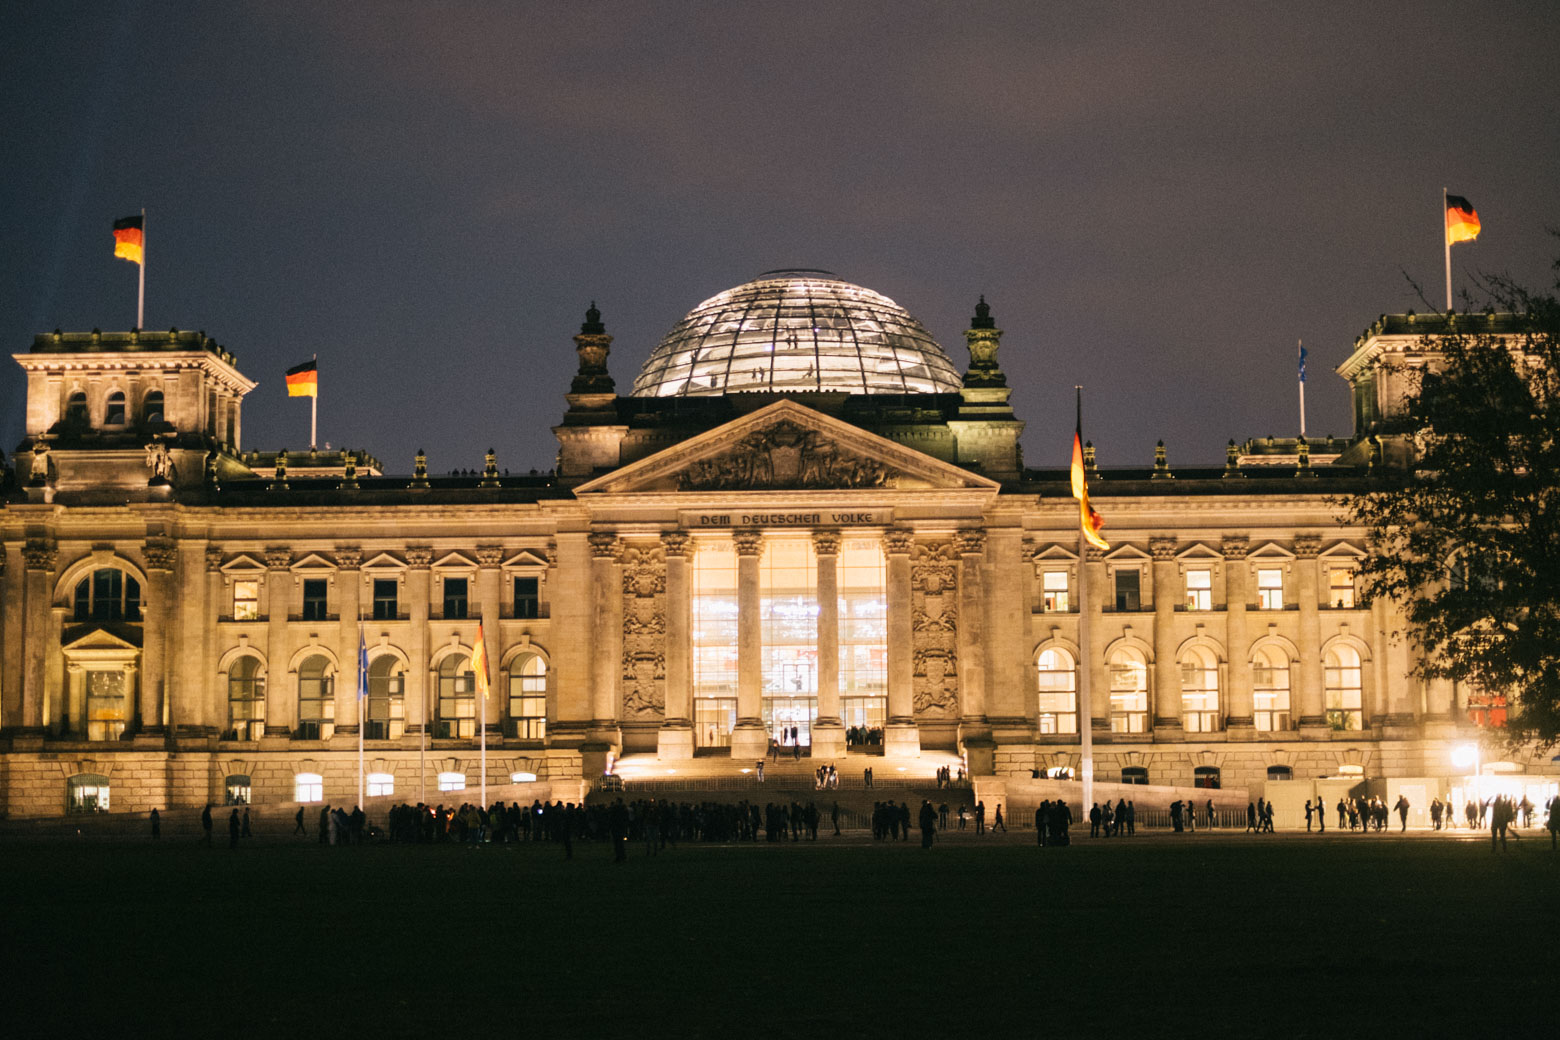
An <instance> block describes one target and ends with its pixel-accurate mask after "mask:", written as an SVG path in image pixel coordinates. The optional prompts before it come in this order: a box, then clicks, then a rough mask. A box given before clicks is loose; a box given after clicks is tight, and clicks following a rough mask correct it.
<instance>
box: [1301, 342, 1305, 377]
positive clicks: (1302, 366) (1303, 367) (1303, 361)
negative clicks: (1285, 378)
mask: <svg viewBox="0 0 1560 1040" xmlns="http://www.w3.org/2000/svg"><path fill="white" fill-rule="evenodd" d="M1300 382H1302V383H1303V382H1305V347H1304V346H1301V348H1300Z"/></svg>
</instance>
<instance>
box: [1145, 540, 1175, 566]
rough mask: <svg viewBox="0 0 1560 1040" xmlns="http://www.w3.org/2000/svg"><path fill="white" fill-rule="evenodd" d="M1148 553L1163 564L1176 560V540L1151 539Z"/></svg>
mask: <svg viewBox="0 0 1560 1040" xmlns="http://www.w3.org/2000/svg"><path fill="white" fill-rule="evenodd" d="M1148 553H1149V555H1150V556H1152V557H1153V558H1154V559H1155V560H1158V561H1161V562H1163V561H1166V560H1173V559H1175V539H1174V538H1150V539H1149V540H1148Z"/></svg>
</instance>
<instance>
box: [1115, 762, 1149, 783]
mask: <svg viewBox="0 0 1560 1040" xmlns="http://www.w3.org/2000/svg"><path fill="white" fill-rule="evenodd" d="M1121 782H1122V783H1124V784H1146V783H1148V768H1147V767H1146V766H1122V767H1121Z"/></svg>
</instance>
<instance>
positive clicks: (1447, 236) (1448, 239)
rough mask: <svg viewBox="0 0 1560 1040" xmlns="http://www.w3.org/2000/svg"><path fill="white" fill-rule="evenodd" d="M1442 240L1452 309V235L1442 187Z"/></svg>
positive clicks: (1448, 307)
mask: <svg viewBox="0 0 1560 1040" xmlns="http://www.w3.org/2000/svg"><path fill="white" fill-rule="evenodd" d="M1441 242H1442V244H1443V245H1444V246H1445V247H1446V309H1447V310H1448V311H1450V310H1451V309H1452V236H1451V233H1450V232H1449V231H1447V229H1446V189H1445V188H1442V189H1441Z"/></svg>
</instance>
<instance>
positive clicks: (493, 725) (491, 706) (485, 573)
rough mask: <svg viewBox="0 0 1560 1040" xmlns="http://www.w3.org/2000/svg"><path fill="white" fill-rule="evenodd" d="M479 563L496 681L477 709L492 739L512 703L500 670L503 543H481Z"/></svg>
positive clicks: (481, 604)
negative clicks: (486, 697) (485, 701)
mask: <svg viewBox="0 0 1560 1040" xmlns="http://www.w3.org/2000/svg"><path fill="white" fill-rule="evenodd" d="M477 563H478V564H479V565H480V566H481V568H482V569H481V570H479V571H478V572H477V588H476V593H477V609H478V610H479V612H480V613H479V615H478V616H479V617H480V618H481V619H482V638H483V640H484V641H485V642H486V643H487V655H488V681H489V682H490V683H492V688H491V689H490V690H489V691H488V699H487V703H486V704H485V705H483V704H479V705H477V711H479V712H480V713H481V714H482V719H483V725H485V726H487V727H488V733H489V738H488V741H489V743H492V734H493V733H494V732H496V731H501V729H502V727H501V726H500V723H501V722H502V721H503V718H504V712H505V711H506V710H507V706H508V703H509V691H508V690H507V689H505V688H504V685H503V683H502V682H501V677H500V675H499V670H498V666H499V662H501V661H502V660H503V659H504V623H503V611H504V607H503V600H504V589H503V580H504V575H503V572H502V571H500V570H499V568H500V567H501V566H502V565H503V563H504V549H503V547H502V546H498V545H479V546H477Z"/></svg>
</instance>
